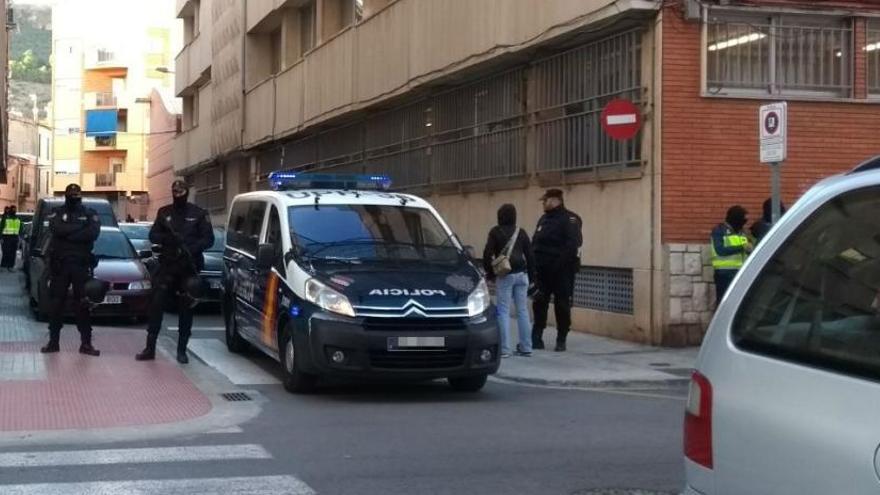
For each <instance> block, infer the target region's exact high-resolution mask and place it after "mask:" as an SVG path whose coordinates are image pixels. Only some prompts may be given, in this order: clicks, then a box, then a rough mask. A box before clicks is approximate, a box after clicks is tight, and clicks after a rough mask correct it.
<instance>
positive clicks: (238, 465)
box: [0, 314, 684, 495]
mask: <svg viewBox="0 0 880 495" xmlns="http://www.w3.org/2000/svg"><path fill="white" fill-rule="evenodd" d="M104 323H106V322H104ZM165 324H166V326H172V327H173V326H175V325H176V318H175V317H174V316H172V315H168V317H167V318H166V321H165ZM120 326H124V327H125V328H137V325H131V324H126V325H120ZM221 328H222V320H221V319H220V317H219V316H217V315H212V314H201V315H199V316H197V318H196V322H195V328H194V340H198V341H200V344H198V346H200V347H201V348H205V349H207V348H210V347H211V346H212V345H214V344H212V343H211V341H213V340H217V341H219V340H222V338H223V333H222V331H221V330H220V329H221ZM165 335H166V336H167V337H176V335H174V332H173V331H166V332H165ZM171 342H172V340H171V339H170V338H169V339H165V340H164V343H163V345H165V346H166V348H168V349H170V348H171V347H172V346H171ZM217 345H219V343H217ZM206 359H207V358H206ZM218 359H220V360H221V361H218ZM225 359H227V358H226V357H222V356H221V357H220V358H216V357H215V358H212V359H209V361H211V362H212V366H214V367H215V368H216V369H217V371H216V372H214V371H211V372H212V373H215V374H216V375H217V376H218V377H221V378H220V379H221V380H226V379H227V378H228V376H233V375H234V373H233V372H234V371H235V370H237V369H240V368H241V367H242V366H250V367H251V368H252V369H250V375H246V376H254V374H255V373H256V374H257V375H260V374H262V375H264V376H263V377H262V378H265V379H255V380H253V382H254V383H242V379H238V381H239V383H237V384H235V386H236V387H237V389H238V390H241V391H244V392H245V393H247V394H248V396H249V398H250V399H251V402H256V403H257V404H258V405H259V413H258V414H256V415H255V417H253V418H252V419H250V420H248V421H247V422H244V423H241V424H239V425H237V426H233V427H230V428H224V429H220V430H215V431H211V432H204V433H183V434H180V435H177V436H172V437H166V438H161V439H155V438H153V439H149V438H147V437H144V438H143V439H138V436H137V432H136V431H135V432H134V436H131V435H129V436H128V437H127V439H126V440H124V441H119V442H111V443H104V444H100V443H99V444H98V445H96V444H95V443H94V442H89V443H88V444H86V443H85V442H83V441H80V440H79V438H80V437H79V436H78V434H77V432H70V433H69V434H67V435H66V436H64V437H61V438H60V439H58V440H57V441H55V442H53V443H49V444H46V443H40V444H35V443H32V442H31V443H29V442H28V441H27V439H23V440H22V442H21V444H20V445H13V446H10V447H8V448H4V449H3V450H2V453H0V493H3V494H4V495H10V494H14V495H18V494H28V495H30V494H41V495H48V494H55V493H76V494H96V493H113V494H114V495H118V494H128V493H132V494H134V493H168V494H175V493H180V494H184V493H186V494H193V493H217V492H221V491H222V492H223V493H242V494H244V493H248V494H263V493H265V494H270V493H271V494H277V493H291V494H308V493H314V492H317V493H324V494H377V495H378V494H382V495H390V494H422V493H425V494H465V493H475V494H477V493H479V494H495V493H497V494H511V493H516V494H531V493H534V494H589V493H602V491H596V490H601V489H612V488H627V489H642V490H653V491H656V492H661V493H675V492H676V491H677V490H678V489H679V488H680V487H681V484H682V480H683V468H682V461H681V423H682V414H683V407H684V401H683V398H682V397H671V398H662V397H651V396H639V395H623V394H618V393H613V392H588V391H579V390H559V389H546V388H539V387H532V386H521V385H512V384H506V383H498V382H490V383H489V384H488V385H487V386H486V388H485V389H484V390H483V391H482V392H480V393H477V394H461V393H456V392H453V391H451V390H450V389H449V388H448V387H447V386H446V385H445V384H443V383H440V382H438V383H429V384H422V385H410V386H400V385H361V384H347V383H334V384H331V385H329V386H327V387H325V388H323V389H322V390H321V392H320V393H318V394H316V395H311V396H295V395H291V394H288V393H286V392H285V391H284V390H283V389H282V387H281V386H280V385H278V384H274V383H272V382H273V381H274V379H275V378H277V373H276V368H277V365H276V364H275V363H274V362H273V361H272V360H270V359H268V358H265V357H262V356H260V355H257V354H250V355H247V356H245V357H244V358H241V357H236V356H231V355H230V357H229V358H228V359H232V360H234V361H230V362H225ZM192 361H193V362H192V363H191V364H190V366H191V367H192V369H193V370H198V369H202V368H204V369H205V370H208V371H210V368H209V367H208V366H206V365H205V364H203V363H202V362H201V360H199V359H193V360H192ZM230 370H232V371H230ZM255 370H256V371H255ZM234 376H238V375H234ZM243 380H244V381H245V382H247V381H248V379H247V378H245V379H243ZM257 383H263V384H257ZM267 383H268V384H267ZM197 384H198V383H197ZM0 387H2V383H0ZM169 431H170V430H169ZM129 433H131V432H129ZM77 464H81V465H77ZM607 493H612V492H607ZM613 493H623V492H613ZM633 493H654V492H633Z"/></svg>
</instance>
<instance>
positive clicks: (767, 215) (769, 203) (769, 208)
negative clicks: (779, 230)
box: [763, 198, 785, 223]
mask: <svg viewBox="0 0 880 495" xmlns="http://www.w3.org/2000/svg"><path fill="white" fill-rule="evenodd" d="M763 208H764V215H763V217H764V221H765V222H767V223H770V222H772V221H773V199H772V198H767V200H766V201H764V205H763ZM779 214H780V215H784V214H785V203H783V202H782V201H780V202H779Z"/></svg>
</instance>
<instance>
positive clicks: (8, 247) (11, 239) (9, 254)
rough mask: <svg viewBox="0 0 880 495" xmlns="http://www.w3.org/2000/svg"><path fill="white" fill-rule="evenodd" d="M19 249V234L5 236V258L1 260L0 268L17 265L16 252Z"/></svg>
mask: <svg viewBox="0 0 880 495" xmlns="http://www.w3.org/2000/svg"><path fill="white" fill-rule="evenodd" d="M17 250H18V236H14V235H4V236H3V259H2V260H0V268H12V267H14V266H15V252H16V251H17Z"/></svg>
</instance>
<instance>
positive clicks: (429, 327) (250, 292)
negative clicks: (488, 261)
mask: <svg viewBox="0 0 880 495" xmlns="http://www.w3.org/2000/svg"><path fill="white" fill-rule="evenodd" d="M270 182H271V184H272V187H273V189H274V190H273V191H261V192H252V193H246V194H241V195H239V196H237V197H236V198H235V200H234V201H233V203H232V208H231V213H230V216H229V223H228V228H227V241H226V250H225V253H224V265H225V266H224V298H225V300H224V308H225V318H226V339H227V344H228V346H229V349H230V350H231V351H240V350H241V349H242V348H243V347H244V346H245V345H246V344H250V345H253V346H255V347H257V348H258V349H260V350H262V351H263V352H265V353H267V354H269V355H270V356H272V357H275V358H276V359H278V360H279V361H280V363H281V365H282V369H283V373H284V384H285V386H286V387H287V389H288V390H291V391H306V390H309V389H311V388H313V387H314V385H315V383H316V381H317V378H318V377H319V376H321V375H339V376H351V377H358V378H362V377H374V378H389V379H396V378H397V379H408V380H428V379H434V378H447V379H448V380H449V383H450V384H451V385H452V386H453V387H454V388H456V389H459V390H479V389H480V388H482V386H483V385H484V384H485V382H486V378H487V376H488V375H489V374H491V373H494V372H495V371H496V370H497V369H498V364H499V361H498V339H499V335H498V329H497V325H496V320H495V314H494V310H493V309H492V308H491V304H490V299H489V291H488V288H487V287H486V283H485V281H484V280H483V278H482V276H481V275H480V273H479V271H478V270H477V269H476V267H475V266H474V265H473V264H472V263H471V261H470V259H469V257H468V256H467V255H466V254H465V252H464V249H463V248H462V246H461V244H460V242H459V241H458V240H457V238H456V237H455V236H454V234H453V233H452V231H451V230H450V229H449V227H448V226H447V225H446V223H445V222H444V221H443V219H442V218H440V216H439V215H438V214H437V212H436V211H435V210H434V208H432V207H431V205H430V204H428V203H427V202H426V201H424V200H422V199H420V198H417V197H415V196H410V195H405V194H397V193H390V192H386V191H385V189H387V188H388V187H389V186H390V181H389V180H388V179H387V178H385V177H371V176H332V175H298V174H292V173H274V174H272V175H271V176H270Z"/></svg>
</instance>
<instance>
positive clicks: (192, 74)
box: [174, 32, 212, 96]
mask: <svg viewBox="0 0 880 495" xmlns="http://www.w3.org/2000/svg"><path fill="white" fill-rule="evenodd" d="M211 57H212V55H211V36H210V32H205V33H199V35H197V36H196V37H195V38H194V39H193V40H192V41H190V42H189V44H187V45H186V46H184V47H183V50H181V51H180V53H178V54H177V57H176V58H175V59H174V73H175V78H174V91H175V93H176V94H177V96H181V95H182V93H184V92H185V91H187V90H188V89H192V88H196V87H198V86H201V85H202V84H204V83H205V82H207V81H208V80H210V78H211Z"/></svg>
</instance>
